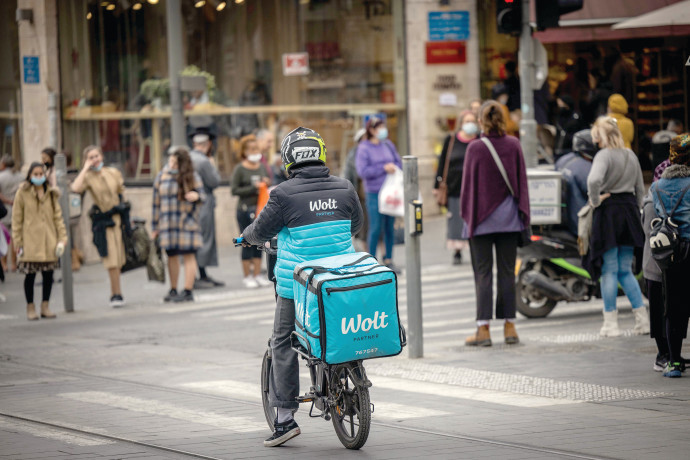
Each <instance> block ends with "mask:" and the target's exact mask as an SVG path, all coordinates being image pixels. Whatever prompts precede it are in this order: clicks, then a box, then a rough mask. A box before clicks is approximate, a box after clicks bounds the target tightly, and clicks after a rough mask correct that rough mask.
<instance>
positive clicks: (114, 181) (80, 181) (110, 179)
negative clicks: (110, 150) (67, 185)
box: [72, 145, 126, 307]
mask: <svg viewBox="0 0 690 460" xmlns="http://www.w3.org/2000/svg"><path fill="white" fill-rule="evenodd" d="M86 190H88V191H89V192H91V196H92V197H93V201H94V203H95V204H96V206H97V207H98V209H99V210H100V212H102V213H107V212H111V211H114V210H116V209H117V207H118V205H119V204H120V202H121V198H122V195H123V193H124V192H125V181H124V179H123V178H122V174H121V173H120V171H118V170H117V169H115V168H110V167H108V166H105V167H104V166H103V152H101V149H100V147H96V146H95V145H91V146H89V147H86V149H84V167H83V168H82V170H81V172H80V173H79V175H78V176H77V177H76V179H74V182H72V191H74V192H76V193H83V192H85V191H86ZM112 219H113V222H114V223H115V225H114V226H112V227H108V228H106V229H105V240H106V242H107V251H106V254H105V256H103V257H102V260H103V266H104V267H105V269H106V270H108V277H109V278H110V306H111V307H122V306H123V305H124V304H125V300H124V298H123V297H122V287H121V286H120V269H121V268H122V266H123V265H124V264H125V262H126V259H125V245H124V243H123V241H122V219H121V216H120V214H118V213H117V212H114V213H113V216H112Z"/></svg>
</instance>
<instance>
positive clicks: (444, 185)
mask: <svg viewBox="0 0 690 460" xmlns="http://www.w3.org/2000/svg"><path fill="white" fill-rule="evenodd" d="M454 145H455V134H452V133H451V136H450V141H449V142H448V149H446V161H445V165H444V166H443V176H442V177H441V182H439V183H438V188H437V190H438V195H436V202H437V203H438V205H439V206H446V205H447V204H448V182H447V180H448V168H450V154H451V153H452V152H453V146H454Z"/></svg>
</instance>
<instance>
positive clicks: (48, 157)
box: [41, 147, 57, 187]
mask: <svg viewBox="0 0 690 460" xmlns="http://www.w3.org/2000/svg"><path fill="white" fill-rule="evenodd" d="M55 155H57V152H56V151H55V149H53V148H50V147H46V148H44V149H43V150H41V161H42V162H43V165H44V166H45V167H46V180H47V181H48V185H50V186H51V187H57V176H56V175H55Z"/></svg>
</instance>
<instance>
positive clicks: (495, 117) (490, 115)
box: [479, 100, 506, 136]
mask: <svg viewBox="0 0 690 460" xmlns="http://www.w3.org/2000/svg"><path fill="white" fill-rule="evenodd" d="M479 120H480V121H481V123H482V129H483V130H484V133H486V134H489V133H495V134H499V135H501V136H503V135H504V134H505V133H506V120H505V117H504V116H503V109H502V108H501V104H499V103H498V102H496V101H494V100H489V101H486V102H485V103H484V104H482V106H481V107H480V108H479Z"/></svg>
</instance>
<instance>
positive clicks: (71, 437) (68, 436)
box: [0, 420, 115, 447]
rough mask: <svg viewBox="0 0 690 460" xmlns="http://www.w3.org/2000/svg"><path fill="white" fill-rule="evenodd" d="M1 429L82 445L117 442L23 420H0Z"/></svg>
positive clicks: (101, 444) (100, 444)
mask: <svg viewBox="0 0 690 460" xmlns="http://www.w3.org/2000/svg"><path fill="white" fill-rule="evenodd" d="M0 430H3V431H9V432H13V433H18V432H22V433H27V434H30V435H32V436H36V437H39V438H45V439H53V440H55V441H60V442H64V443H66V444H72V445H75V446H81V447H90V446H103V445H106V444H115V441H111V440H109V439H99V438H94V437H91V436H86V435H82V434H74V433H69V432H66V431H60V430H58V429H56V428H51V427H45V426H40V425H33V424H31V423H28V422H24V421H21V420H12V421H11V422H10V421H6V420H0Z"/></svg>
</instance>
